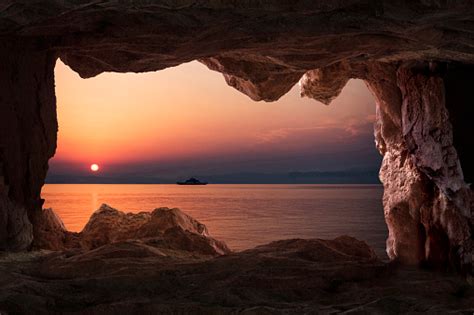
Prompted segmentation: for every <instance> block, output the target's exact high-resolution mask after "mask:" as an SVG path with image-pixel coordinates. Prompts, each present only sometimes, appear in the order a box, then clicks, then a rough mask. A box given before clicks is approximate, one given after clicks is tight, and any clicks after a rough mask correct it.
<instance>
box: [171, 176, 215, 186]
mask: <svg viewBox="0 0 474 315" xmlns="http://www.w3.org/2000/svg"><path fill="white" fill-rule="evenodd" d="M176 184H178V185H207V182H201V181H199V180H198V179H196V178H194V177H191V178H190V179H188V180H186V181H184V182H176Z"/></svg>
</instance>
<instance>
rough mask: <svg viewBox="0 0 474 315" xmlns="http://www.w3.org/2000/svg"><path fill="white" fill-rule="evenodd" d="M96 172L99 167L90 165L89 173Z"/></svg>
mask: <svg viewBox="0 0 474 315" xmlns="http://www.w3.org/2000/svg"><path fill="white" fill-rule="evenodd" d="M98 170H99V165H97V164H92V165H91V171H93V172H97V171H98Z"/></svg>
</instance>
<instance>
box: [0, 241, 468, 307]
mask: <svg viewBox="0 0 474 315" xmlns="http://www.w3.org/2000/svg"><path fill="white" fill-rule="evenodd" d="M0 279H1V281H0V311H2V312H7V313H30V312H31V310H34V311H35V313H64V312H73V313H74V312H79V313H88V314H110V313H127V314H129V313H142V314H143V313H160V314H176V313H182V314H195V313H201V314H228V313H232V314H234V313H243V314H288V313H291V314H294V313H299V314H302V313H309V314H314V313H342V312H347V313H357V314H359V313H363V314H365V313H374V314H380V313H384V314H386V313H393V314H399V313H409V312H431V313H439V314H446V313H462V312H464V313H470V312H472V311H473V310H474V295H473V294H474V292H473V290H472V288H471V287H469V286H468V285H467V283H466V282H465V280H463V279H461V278H457V277H455V276H448V275H439V274H438V275H437V274H433V273H428V272H425V271H420V270H417V269H407V268H404V269H403V268H402V269H397V268H395V266H390V265H386V264H384V263H382V262H380V261H379V260H378V259H377V258H376V257H375V255H374V252H373V251H372V250H371V249H370V248H369V247H368V246H367V244H365V243H364V242H361V241H358V240H356V239H354V238H351V237H347V236H344V237H339V238H337V239H335V240H319V239H313V240H301V239H293V240H282V241H277V242H272V243H270V244H267V245H263V246H259V247H256V248H254V249H250V250H247V251H244V252H239V253H232V254H229V255H225V256H219V257H217V258H213V256H209V255H200V254H198V253H195V254H194V255H191V253H190V252H188V251H182V250H170V249H167V248H163V247H161V245H160V244H145V243H144V242H142V241H122V242H115V243H112V244H108V245H104V246H102V247H100V248H97V249H94V250H91V251H89V250H79V249H75V250H68V251H64V252H55V253H49V254H47V253H43V254H39V253H36V254H34V253H30V254H9V255H6V256H0Z"/></svg>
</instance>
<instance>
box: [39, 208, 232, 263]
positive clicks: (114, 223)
mask: <svg viewBox="0 0 474 315" xmlns="http://www.w3.org/2000/svg"><path fill="white" fill-rule="evenodd" d="M33 222H34V225H35V227H36V229H35V235H34V236H35V237H34V242H33V244H34V248H35V249H48V250H57V251H58V250H59V251H60V250H68V249H82V250H86V251H87V250H93V249H96V248H99V247H101V246H104V245H108V244H113V243H118V242H125V241H136V242H140V243H143V244H151V245H152V246H155V247H160V248H161V249H164V248H166V249H168V250H178V251H189V252H190V253H193V254H199V255H209V256H216V255H224V254H229V253H230V252H231V251H230V249H229V248H228V247H227V245H226V244H225V243H223V242H220V241H218V240H216V239H214V238H212V237H211V236H210V235H209V232H208V231H207V228H206V226H205V225H204V224H202V223H200V222H198V221H197V220H195V219H193V218H192V217H190V216H189V215H187V214H185V213H184V212H182V211H181V210H179V209H176V208H174V209H169V208H158V209H155V210H153V211H152V212H140V213H136V214H134V213H124V212H122V211H119V210H117V209H114V208H112V207H110V206H108V205H106V204H103V205H102V206H101V207H100V208H99V209H98V210H97V211H96V212H94V213H93V214H92V216H91V218H90V219H89V222H87V224H86V226H85V227H84V229H83V230H82V231H81V232H80V233H72V232H69V231H67V230H66V229H65V227H64V224H63V223H62V221H61V219H60V218H59V217H58V216H57V215H56V214H55V213H54V211H53V210H52V209H45V210H43V211H42V212H39V213H37V215H36V217H35V220H34V221H33Z"/></svg>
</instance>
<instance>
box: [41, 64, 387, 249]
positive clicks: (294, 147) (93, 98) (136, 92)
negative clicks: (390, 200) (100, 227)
mask: <svg viewBox="0 0 474 315" xmlns="http://www.w3.org/2000/svg"><path fill="white" fill-rule="evenodd" d="M55 76H56V78H55V83H56V97H57V108H58V121H59V133H58V146H57V151H56V155H55V157H54V158H53V159H51V160H50V162H49V164H50V169H49V172H48V177H47V179H46V185H45V186H44V187H43V189H42V198H43V199H45V204H44V206H43V207H44V208H53V210H54V211H55V212H56V213H57V214H58V215H59V216H60V217H61V218H62V220H63V222H64V223H65V225H66V228H68V229H69V230H70V231H72V232H79V231H81V230H82V228H83V227H84V226H85V225H86V223H87V221H88V220H89V218H90V216H91V214H92V213H93V212H94V211H95V210H97V209H98V208H99V207H100V205H101V204H102V203H107V204H109V205H111V206H113V207H116V208H117V209H119V210H123V211H127V212H128V211H132V212H137V211H144V210H147V211H148V210H152V209H154V208H156V207H159V206H169V207H178V208H181V209H182V210H183V211H185V212H187V213H189V214H190V215H191V216H192V217H195V218H196V219H198V220H200V221H201V222H203V223H205V224H206V225H207V226H208V227H209V229H210V230H211V232H212V235H213V236H215V237H216V238H218V239H221V240H223V241H225V242H227V244H228V245H229V246H230V247H231V248H232V249H235V250H243V249H248V248H251V247H254V246H256V245H261V244H264V243H267V242H271V241H274V240H277V239H283V238H295V237H299V238H316V237H317V238H334V237H337V236H339V235H343V234H348V235H351V236H355V237H357V238H359V239H362V240H366V241H367V242H368V243H369V244H370V245H371V246H373V247H374V248H375V249H376V251H377V254H378V255H379V256H380V257H382V258H385V257H386V254H385V240H386V238H387V229H386V224H385V222H384V217H383V209H382V202H381V199H382V193H383V188H382V186H381V185H380V182H379V180H378V170H379V168H380V161H381V156H380V153H379V152H377V150H376V148H375V146H374V136H373V123H374V120H375V104H374V99H373V96H372V94H371V93H370V91H369V90H368V89H367V87H366V85H365V83H364V82H363V81H362V80H350V81H349V82H348V83H347V85H345V87H344V90H343V91H342V93H341V94H340V95H339V96H338V97H337V98H336V99H335V100H334V101H333V102H332V104H331V106H326V105H324V104H321V103H319V102H316V101H315V100H312V99H309V98H301V97H300V95H299V93H300V92H299V87H298V85H295V86H294V87H293V88H292V89H291V90H290V91H289V93H288V94H287V95H285V96H283V97H282V98H281V99H280V100H278V101H276V102H272V103H266V102H255V101H253V100H251V99H249V98H248V97H247V96H245V95H242V94H241V93H238V92H237V91H235V90H233V89H231V88H229V87H228V86H227V85H226V84H225V82H224V80H223V79H222V75H221V74H219V73H216V72H212V71H209V69H206V67H205V66H204V65H201V64H199V63H197V62H192V63H188V64H184V65H181V66H179V67H175V68H171V69H166V70H162V71H159V72H151V73H144V74H116V73H106V74H102V75H99V76H98V77H96V78H91V79H86V80H84V79H82V78H80V77H79V76H78V75H77V74H76V73H75V72H73V71H72V70H70V69H69V68H68V67H67V66H66V65H64V64H63V63H62V62H61V61H59V60H58V62H57V64H56V69H55ZM92 163H98V165H99V166H100V169H99V171H97V172H96V173H91V172H90V169H89V167H90V165H91V164H92ZM190 176H196V177H198V178H200V179H203V180H206V181H209V182H210V183H212V185H209V186H207V187H206V188H205V189H200V190H198V189H196V188H194V187H193V190H192V191H191V193H190V192H189V190H188V191H183V189H181V188H180V187H177V186H176V185H173V183H174V182H176V180H178V179H183V178H187V177H190ZM66 183H67V184H69V185H65V184H66ZM84 183H86V184H89V185H83V184H84ZM78 184H81V185H80V186H79V185H78ZM111 184H112V185H111ZM113 184H122V185H120V186H117V185H113ZM150 184H151V185H150ZM153 184H164V185H160V186H154V185H153ZM166 184H167V185H166ZM223 184H227V185H223ZM246 184H247V185H246ZM249 184H250V185H249ZM295 184H298V185H299V186H298V185H295ZM311 184H319V186H317V185H311ZM337 184H339V186H338V185H337ZM252 185H254V186H255V187H257V186H258V187H257V189H254V188H253V187H254V186H252ZM117 187H119V188H117ZM292 187H295V189H292ZM209 188H211V189H209ZM296 188H298V189H296ZM341 194H343V195H345V197H346V199H344V200H342V199H341V198H340V195H341ZM249 196H251V197H249ZM239 198H240V199H241V200H242V201H238V199H239ZM258 209H259V210H258ZM262 210H263V211H262ZM341 216H344V217H346V218H350V219H349V220H340V218H341ZM263 229H265V230H266V231H267V233H265V236H262V234H261V231H262V230H263Z"/></svg>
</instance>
